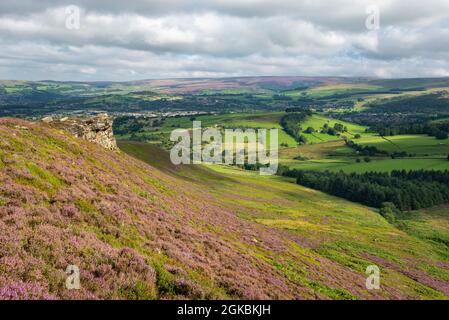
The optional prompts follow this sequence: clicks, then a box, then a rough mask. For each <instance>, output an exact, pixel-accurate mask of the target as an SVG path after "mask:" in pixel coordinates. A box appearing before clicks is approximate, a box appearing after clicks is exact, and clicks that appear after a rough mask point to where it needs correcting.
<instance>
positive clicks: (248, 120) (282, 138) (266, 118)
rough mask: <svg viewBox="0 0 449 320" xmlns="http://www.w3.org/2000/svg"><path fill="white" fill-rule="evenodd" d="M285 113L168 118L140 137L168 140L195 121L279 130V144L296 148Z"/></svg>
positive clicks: (142, 133)
mask: <svg viewBox="0 0 449 320" xmlns="http://www.w3.org/2000/svg"><path fill="white" fill-rule="evenodd" d="M284 114H285V113H283V112H270V113H229V114H217V115H200V116H194V117H171V118H166V119H165V120H164V122H163V125H162V126H161V127H156V128H147V129H146V130H145V131H144V132H141V133H138V134H136V135H137V136H139V135H154V137H155V139H154V142H158V141H162V140H164V139H165V140H168V139H169V136H170V133H171V132H172V131H173V130H175V129H179V128H182V129H191V128H192V126H193V122H192V121H193V120H195V121H201V126H202V128H209V127H217V128H226V129H249V128H252V129H278V130H279V131H278V137H279V138H278V143H279V145H280V146H281V147H287V146H288V147H292V146H296V145H297V142H296V141H295V139H294V138H293V137H291V136H290V135H288V134H287V133H286V132H285V131H283V130H282V127H281V125H280V119H281V117H282V116H283V115H284ZM117 138H118V139H119V140H129V139H130V138H131V137H130V135H118V136H117Z"/></svg>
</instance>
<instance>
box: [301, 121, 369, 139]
mask: <svg viewBox="0 0 449 320" xmlns="http://www.w3.org/2000/svg"><path fill="white" fill-rule="evenodd" d="M336 123H340V124H342V125H343V126H345V127H347V129H348V132H346V133H342V136H347V137H348V138H353V136H354V135H355V134H360V135H362V136H363V135H368V134H367V133H366V132H365V131H366V129H367V127H365V126H361V125H357V124H354V123H350V122H346V121H341V120H336V119H332V118H328V117H325V116H322V115H318V114H314V115H312V116H310V117H308V118H307V119H306V121H304V122H301V123H300V126H301V128H302V129H303V130H306V129H307V128H308V127H312V128H313V129H315V131H320V130H321V129H322V128H323V126H324V125H325V124H327V125H328V126H329V127H330V128H332V127H334V125H335V124H336ZM302 135H303V136H305V137H306V139H307V141H308V143H321V142H327V141H335V140H340V139H341V137H338V136H332V135H329V134H324V133H320V132H315V133H312V134H310V133H305V132H302Z"/></svg>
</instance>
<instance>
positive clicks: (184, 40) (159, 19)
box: [0, 0, 449, 81]
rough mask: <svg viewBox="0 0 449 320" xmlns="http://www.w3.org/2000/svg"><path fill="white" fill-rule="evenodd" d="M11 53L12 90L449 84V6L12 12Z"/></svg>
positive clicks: (272, 1) (1, 19) (360, 2)
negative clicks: (188, 84)
mask: <svg viewBox="0 0 449 320" xmlns="http://www.w3.org/2000/svg"><path fill="white" fill-rule="evenodd" d="M377 11H378V13H379V15H378V16H377ZM78 18H79V19H78ZM377 21H378V22H379V24H377ZM0 48H1V49H0V79H27V80H42V79H54V80H114V81H124V80H135V79H150V78H172V77H225V76H253V75H305V76H374V77H387V78H391V77H420V76H429V77H433V76H449V0H426V1H422V0H370V1H369V0H333V1H332V0H329V1H324V0H321V1H320V0H158V1H155V0H128V1H123V0H70V1H65V0H59V1H53V0H39V1H37V0H14V1H3V0H2V1H1V2H0Z"/></svg>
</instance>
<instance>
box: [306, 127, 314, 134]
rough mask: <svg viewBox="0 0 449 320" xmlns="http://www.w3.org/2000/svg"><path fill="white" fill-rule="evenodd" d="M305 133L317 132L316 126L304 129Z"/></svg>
mask: <svg viewBox="0 0 449 320" xmlns="http://www.w3.org/2000/svg"><path fill="white" fill-rule="evenodd" d="M304 132H305V133H314V132H315V129H314V128H312V127H308V128H307V129H306V131H304Z"/></svg>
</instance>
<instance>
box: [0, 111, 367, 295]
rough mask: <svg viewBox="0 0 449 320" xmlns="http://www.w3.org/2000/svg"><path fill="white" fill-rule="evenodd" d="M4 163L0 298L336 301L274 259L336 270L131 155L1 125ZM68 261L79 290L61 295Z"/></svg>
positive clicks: (25, 125)
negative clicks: (296, 278) (290, 275)
mask: <svg viewBox="0 0 449 320" xmlns="http://www.w3.org/2000/svg"><path fill="white" fill-rule="evenodd" d="M0 159H1V160H0V237H1V241H0V298H3V299H6V298H63V299H69V298H105V299H110V298H114V299H117V298H118V299H120V298H124V299H157V298H191V299H196V298H243V299H250V298H271V299H273V298H283V299H292V298H300V297H301V298H312V299H313V298H326V297H327V295H326V294H325V293H323V294H321V293H319V292H315V291H314V290H313V288H309V287H307V286H306V285H304V284H302V283H297V282H295V281H292V280H291V279H289V278H288V277H287V276H286V275H285V274H284V273H283V272H282V271H281V270H278V268H277V267H276V266H275V265H274V264H273V261H277V262H279V261H283V262H282V263H286V264H288V265H292V266H294V267H295V268H297V269H298V270H307V269H309V268H311V269H312V270H317V271H318V270H321V269H322V268H325V267H326V266H331V267H332V266H333V264H332V263H331V262H330V261H326V262H323V264H318V263H316V262H314V261H313V260H310V257H308V256H307V255H306V254H304V253H303V252H302V251H301V250H299V248H297V246H296V245H295V243H294V242H292V241H291V240H290V239H288V238H287V237H285V236H283V235H282V234H280V233H278V232H274V231H272V230H270V229H269V228H266V227H263V226H261V225H258V224H257V223H252V222H249V221H245V220H243V219H240V218H238V217H237V216H236V215H235V214H234V212H232V211H230V210H229V209H227V208H223V207H222V206H221V205H220V204H219V203H217V202H216V201H215V200H214V199H213V197H211V196H210V195H208V194H207V193H205V192H204V189H200V188H196V187H193V186H192V184H191V183H189V182H187V181H183V180H180V179H175V178H173V177H170V176H168V175H166V174H164V173H162V172H161V171H159V170H157V169H155V168H153V167H150V166H148V165H146V164H144V163H142V162H140V161H138V160H135V159H133V158H131V157H129V156H127V155H126V154H124V153H114V152H110V151H107V150H104V149H102V148H101V147H99V146H97V145H93V144H90V143H87V142H84V141H81V140H78V139H75V138H73V137H71V136H70V135H69V134H67V133H64V132H62V131H58V130H54V129H50V128H49V127H46V126H45V125H43V124H32V123H29V122H25V121H21V120H13V119H0ZM255 238H257V239H258V242H254V241H253V239H255ZM279 263H281V262H279ZM69 264H75V265H77V266H79V268H80V270H81V287H82V288H81V290H75V291H69V290H66V289H65V287H64V284H65V279H66V275H65V273H64V270H65V269H66V267H67V266H68V265H69ZM346 276H347V280H349V279H351V277H353V276H354V275H353V274H352V273H350V272H346ZM307 279H309V281H312V282H313V281H316V282H317V283H318V282H319V279H317V277H314V276H313V275H311V276H307ZM319 283H321V282H319ZM323 286H325V284H323ZM359 291H360V289H354V293H357V294H360V295H361V296H368V297H369V296H373V295H370V294H366V293H362V292H361V293H359Z"/></svg>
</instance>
